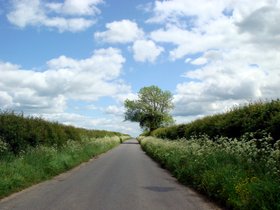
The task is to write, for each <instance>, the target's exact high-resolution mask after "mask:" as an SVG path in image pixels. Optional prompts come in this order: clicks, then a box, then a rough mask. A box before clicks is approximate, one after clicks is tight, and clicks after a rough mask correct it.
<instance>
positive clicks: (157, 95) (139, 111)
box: [124, 86, 173, 131]
mask: <svg viewBox="0 0 280 210" xmlns="http://www.w3.org/2000/svg"><path fill="white" fill-rule="evenodd" d="M124 105H125V108H126V112H125V120H130V121H132V122H139V123H140V126H141V127H142V128H144V129H145V130H147V129H149V131H153V130H155V129H156V128H159V127H161V126H167V125H169V124H171V123H173V119H172V116H171V115H170V114H169V112H170V110H171V109H172V108H173V104H172V95H171V93H170V92H169V91H162V90H161V89H160V88H159V87H157V86H150V87H144V88H141V89H140V91H139V93H138V100H128V99H127V100H126V101H125V104H124Z"/></svg>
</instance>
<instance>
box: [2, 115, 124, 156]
mask: <svg viewBox="0 0 280 210" xmlns="http://www.w3.org/2000/svg"><path fill="white" fill-rule="evenodd" d="M122 135H124V134H121V133H118V132H111V131H104V130H86V129H83V128H76V127H73V126H68V125H62V124H59V123H57V122H48V121H46V120H43V119H41V118H38V117H24V115H23V114H22V113H21V114H17V113H14V112H9V111H2V112H1V111H0V137H1V141H2V142H4V143H5V144H7V148H9V150H10V151H11V152H13V153H14V154H16V155H18V154H19V153H20V152H22V151H26V150H27V149H28V148H29V147H33V148H35V147H37V146H40V145H45V146H54V147H57V148H60V147H63V146H64V145H65V144H66V143H67V142H68V141H69V140H71V141H78V142H80V141H81V139H82V138H84V137H86V138H103V137H105V136H107V137H113V136H122Z"/></svg>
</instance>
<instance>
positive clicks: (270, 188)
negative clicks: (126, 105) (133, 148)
mask: <svg viewBox="0 0 280 210" xmlns="http://www.w3.org/2000/svg"><path fill="white" fill-rule="evenodd" d="M139 141H140V142H141V146H142V148H143V149H144V151H146V153H147V154H148V155H150V156H151V157H152V158H153V159H155V160H156V161H158V162H159V163H160V164H161V165H162V166H163V167H165V168H167V169H168V170H170V171H171V172H172V173H173V174H174V176H175V177H176V178H177V179H178V180H179V181H180V182H182V183H184V184H186V185H188V186H192V187H193V188H195V189H197V190H198V191H200V192H202V193H204V194H206V195H208V196H209V197H211V198H214V199H215V200H217V201H218V202H220V203H222V204H223V205H224V206H227V207H229V208H231V209H240V210H256V209H258V210H269V209H271V210H272V209H273V210H278V209H280V141H277V142H276V143H275V144H274V145H272V144H270V143H269V142H270V141H272V138H271V137H269V136H267V137H263V138H262V139H258V141H256V140H255V139H252V138H251V137H250V135H247V136H243V137H242V138H241V139H239V140H236V139H230V138H225V137H221V138H217V139H215V141H213V139H210V138H209V137H207V136H201V137H196V138H191V139H189V140H186V139H184V140H176V141H174V140H173V141H168V140H162V139H157V138H154V137H146V138H144V137H141V138H140V139H139ZM256 142H258V144H256ZM260 144H261V145H260Z"/></svg>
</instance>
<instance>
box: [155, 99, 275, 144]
mask: <svg viewBox="0 0 280 210" xmlns="http://www.w3.org/2000/svg"><path fill="white" fill-rule="evenodd" d="M252 132H253V133H254V135H255V138H261V137H262V136H263V135H264V134H270V135H271V136H272V138H273V142H274V143H275V142H276V140H278V139H280V100H274V101H271V102H258V103H252V104H249V105H246V106H243V107H236V108H233V109H232V110H231V111H229V112H227V113H225V114H217V115H214V116H208V117H204V118H202V119H199V120H196V121H193V122H192V123H188V124H183V125H176V126H171V127H167V128H159V129H157V130H155V131H153V132H152V133H151V135H153V136H155V137H159V138H168V139H180V138H187V139H188V138H191V137H192V136H197V135H201V134H206V135H208V136H209V137H211V138H214V137H217V136H224V137H229V138H240V137H241V136H242V135H244V134H246V133H252Z"/></svg>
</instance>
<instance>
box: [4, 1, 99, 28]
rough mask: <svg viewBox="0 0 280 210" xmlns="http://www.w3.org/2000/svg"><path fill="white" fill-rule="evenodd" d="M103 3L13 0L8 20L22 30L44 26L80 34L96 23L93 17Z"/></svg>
mask: <svg viewBox="0 0 280 210" xmlns="http://www.w3.org/2000/svg"><path fill="white" fill-rule="evenodd" d="M102 2H103V1H102V0H85V1H77V0H65V1H64V2H62V3H47V2H44V1H42V0H13V1H12V9H11V11H10V12H9V13H8V14H7V18H8V20H9V21H10V23H12V24H14V25H16V26H18V27H20V28H25V27H27V26H38V27H40V26H44V27H48V28H55V29H58V30H59V31H60V32H64V31H71V32H78V31H82V30H85V29H87V28H89V27H90V26H92V25H93V24H94V23H95V20H94V18H93V17H94V16H95V15H97V14H99V13H100V10H99V9H98V8H97V5H98V4H100V3H102ZM87 16H90V18H88V17H87Z"/></svg>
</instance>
